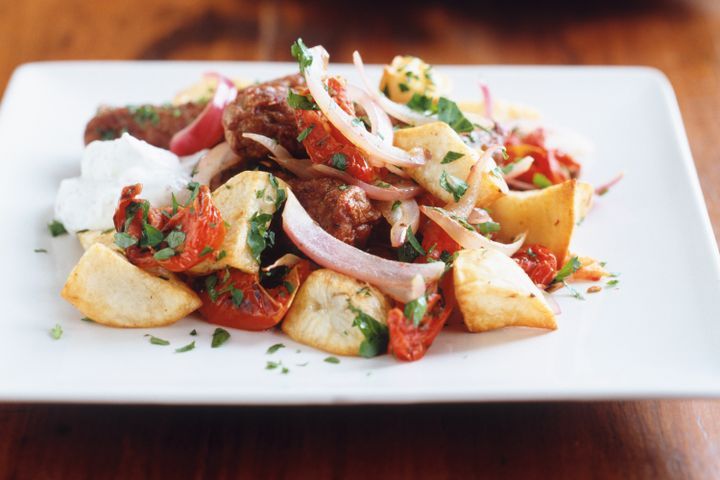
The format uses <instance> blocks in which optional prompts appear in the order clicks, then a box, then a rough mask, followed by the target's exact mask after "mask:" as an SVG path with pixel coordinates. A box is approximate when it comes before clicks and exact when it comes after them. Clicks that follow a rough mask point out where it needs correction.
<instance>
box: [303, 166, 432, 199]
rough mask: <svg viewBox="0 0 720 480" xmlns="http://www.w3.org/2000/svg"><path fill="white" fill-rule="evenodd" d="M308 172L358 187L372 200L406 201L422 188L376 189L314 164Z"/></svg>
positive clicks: (390, 187)
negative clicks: (311, 171)
mask: <svg viewBox="0 0 720 480" xmlns="http://www.w3.org/2000/svg"><path fill="white" fill-rule="evenodd" d="M310 170H313V171H315V172H317V173H320V174H322V176H325V177H333V178H337V179H338V180H342V181H343V182H345V183H348V184H350V185H355V186H356V187H360V188H362V189H363V190H365V193H366V194H367V196H368V198H371V199H373V200H384V201H394V200H408V199H410V198H413V197H415V196H417V195H419V194H420V192H422V188H421V187H420V186H419V185H408V186H405V187H398V186H394V185H390V186H389V187H387V188H383V187H378V186H376V185H371V184H369V183H365V182H363V181H362V180H358V179H357V178H355V177H353V176H352V175H350V174H349V173H346V172H343V171H341V170H338V169H336V168H332V167H330V166H328V165H323V164H315V165H313V166H312V167H310Z"/></svg>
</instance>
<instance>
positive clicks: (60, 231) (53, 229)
mask: <svg viewBox="0 0 720 480" xmlns="http://www.w3.org/2000/svg"><path fill="white" fill-rule="evenodd" d="M48 230H50V235H52V236H53V237H59V236H60V235H65V234H66V233H68V232H67V230H65V225H63V224H62V223H60V222H58V221H57V220H53V221H52V222H51V223H48Z"/></svg>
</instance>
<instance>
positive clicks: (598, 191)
mask: <svg viewBox="0 0 720 480" xmlns="http://www.w3.org/2000/svg"><path fill="white" fill-rule="evenodd" d="M624 176H625V172H620V173H618V174H617V175H616V176H615V178H613V179H612V180H610V181H609V182H607V183H604V184H602V185H600V186H598V187H597V188H596V189H595V195H605V194H606V193H607V192H608V190H610V189H611V188H612V187H614V186H615V185H616V184H617V183H618V182H619V181H620V180H622V179H623V177H624Z"/></svg>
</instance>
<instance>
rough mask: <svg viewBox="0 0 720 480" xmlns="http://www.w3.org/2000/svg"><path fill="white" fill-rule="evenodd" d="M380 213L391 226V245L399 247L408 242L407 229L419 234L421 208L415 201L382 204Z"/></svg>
mask: <svg viewBox="0 0 720 480" xmlns="http://www.w3.org/2000/svg"><path fill="white" fill-rule="evenodd" d="M379 207H380V212H381V213H382V214H383V217H385V220H387V221H388V223H389V224H390V244H391V245H392V246H393V247H399V246H401V245H402V244H403V243H405V240H407V229H408V227H410V229H411V230H412V232H413V233H417V230H418V226H419V225H420V208H419V207H418V204H417V202H416V201H415V200H403V201H402V202H399V204H397V205H396V204H395V202H381V203H380V204H379Z"/></svg>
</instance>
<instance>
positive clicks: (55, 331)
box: [50, 323, 63, 340]
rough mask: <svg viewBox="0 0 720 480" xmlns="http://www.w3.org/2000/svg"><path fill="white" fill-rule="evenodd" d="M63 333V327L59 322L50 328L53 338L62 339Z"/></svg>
mask: <svg viewBox="0 0 720 480" xmlns="http://www.w3.org/2000/svg"><path fill="white" fill-rule="evenodd" d="M62 334H63V329H62V327H61V326H60V324H59V323H56V324H55V326H54V327H53V328H52V329H51V330H50V336H51V337H52V338H53V340H60V337H62Z"/></svg>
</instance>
